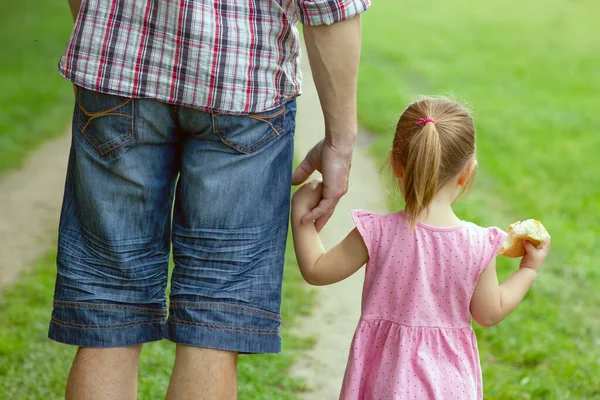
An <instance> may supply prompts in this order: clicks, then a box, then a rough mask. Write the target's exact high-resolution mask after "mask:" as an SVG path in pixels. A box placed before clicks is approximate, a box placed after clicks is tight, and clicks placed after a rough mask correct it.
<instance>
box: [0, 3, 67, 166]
mask: <svg viewBox="0 0 600 400" xmlns="http://www.w3.org/2000/svg"><path fill="white" fill-rule="evenodd" d="M71 27H72V18H71V14H70V12H69V4H68V2H67V1H66V0H64V1H63V0H60V1H43V0H30V1H6V2H3V3H2V12H0V49H1V51H2V56H0V59H1V61H0V87H1V88H2V90H0V174H1V173H2V172H5V171H6V170H8V169H10V168H15V167H18V166H19V165H21V163H22V162H23V161H24V160H25V158H26V156H27V154H29V153H30V152H31V151H32V150H35V149H36V147H37V146H38V145H39V144H40V143H42V142H43V141H44V140H47V139H48V138H51V137H53V136H56V135H59V134H61V133H63V132H64V131H65V128H66V127H67V125H68V123H69V117H70V113H71V109H72V107H73V100H72V98H73V90H72V89H71V86H70V85H69V83H68V82H67V81H66V80H65V79H63V78H62V77H61V76H60V75H59V74H58V72H57V71H56V64H57V63H58V59H59V57H60V54H61V53H62V51H63V48H64V46H65V43H66V41H67V39H68V37H69V34H70V32H71Z"/></svg>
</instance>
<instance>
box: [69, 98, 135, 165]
mask: <svg viewBox="0 0 600 400" xmlns="http://www.w3.org/2000/svg"><path fill="white" fill-rule="evenodd" d="M76 103H77V107H76V113H77V116H76V120H77V128H78V131H79V133H80V134H81V135H82V136H83V137H84V138H85V140H86V142H87V143H89V145H90V146H91V147H92V148H93V149H94V150H95V151H96V153H98V155H100V156H101V157H103V158H107V159H110V158H116V157H118V156H119V155H120V154H122V153H123V152H124V151H125V150H126V149H128V148H130V147H131V146H133V145H134V144H135V142H136V140H137V138H136V136H137V135H136V133H135V129H134V100H133V99H131V98H128V97H122V96H116V95H112V94H105V93H99V92H95V91H92V90H88V89H84V88H80V87H78V88H77V96H76Z"/></svg>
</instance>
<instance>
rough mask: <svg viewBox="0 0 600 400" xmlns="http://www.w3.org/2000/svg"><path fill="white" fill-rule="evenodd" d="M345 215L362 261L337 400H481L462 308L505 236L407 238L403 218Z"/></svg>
mask: <svg viewBox="0 0 600 400" xmlns="http://www.w3.org/2000/svg"><path fill="white" fill-rule="evenodd" d="M352 217H353V219H354V223H355V224H356V227H357V229H358V231H359V232H360V234H361V236H362V237H363V240H364V242H365V245H366V246H367V249H368V251H369V262H368V263H367V268H366V272H365V283H364V288H363V298H362V314H361V319H360V322H359V324H358V327H357V328H356V332H355V334H354V339H353V341H352V347H351V349H350V355H349V357H348V365H347V367H346V374H345V376H344V382H343V385H342V392H341V394H340V399H343V400H387V399H390V400H391V399H419V400H426V399H461V400H462V399H464V400H471V399H473V400H475V399H482V398H483V394H482V385H481V367H480V364H479V353H478V351H477V340H476V338H475V333H474V332H473V329H472V328H471V316H470V312H469V304H470V300H471V297H472V295H473V291H474V290H475V285H476V283H477V279H478V278H479V275H480V274H481V272H482V271H483V269H485V267H486V266H487V265H488V264H489V263H490V261H491V260H492V257H494V255H495V254H496V252H497V251H498V249H499V247H500V246H501V245H502V242H503V241H504V239H505V237H506V234H505V233H504V232H503V231H502V230H500V229H498V228H481V227H479V226H477V225H475V224H472V223H469V222H463V223H461V224H460V225H458V226H455V227H450V228H440V227H434V226H429V225H425V224H422V223H418V224H417V226H416V227H415V229H414V230H413V231H412V232H410V229H409V224H408V222H407V220H406V218H405V215H404V213H403V212H399V213H393V214H386V215H380V214H374V213H371V212H369V211H365V210H353V211H352Z"/></svg>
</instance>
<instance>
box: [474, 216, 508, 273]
mask: <svg viewBox="0 0 600 400" xmlns="http://www.w3.org/2000/svg"><path fill="white" fill-rule="evenodd" d="M465 226H466V228H467V232H468V237H469V245H470V248H471V249H472V250H473V251H474V252H475V253H477V254H478V255H479V256H480V257H481V268H485V267H486V266H487V265H488V264H489V263H490V261H491V260H492V258H493V257H495V256H496V254H497V253H498V250H499V249H500V247H501V246H502V243H504V240H505V239H506V237H507V234H506V232H504V231H503V230H502V229H500V228H498V227H497V226H490V227H483V226H479V225H477V224H474V223H472V222H465Z"/></svg>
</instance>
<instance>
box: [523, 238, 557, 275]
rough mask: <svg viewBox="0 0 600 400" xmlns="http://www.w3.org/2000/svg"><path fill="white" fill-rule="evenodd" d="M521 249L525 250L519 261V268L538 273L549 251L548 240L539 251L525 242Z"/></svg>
mask: <svg viewBox="0 0 600 400" xmlns="http://www.w3.org/2000/svg"><path fill="white" fill-rule="evenodd" d="M523 247H524V248H525V255H524V256H523V258H522V259H521V264H520V265H519V267H520V268H529V269H532V270H534V271H535V272H539V271H540V269H541V268H542V265H543V264H544V260H545V259H546V256H547V255H548V252H549V251H550V239H548V241H546V243H544V244H543V245H542V247H540V248H539V249H538V248H536V247H535V246H534V245H533V244H532V243H531V242H528V241H526V240H524V241H523Z"/></svg>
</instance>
